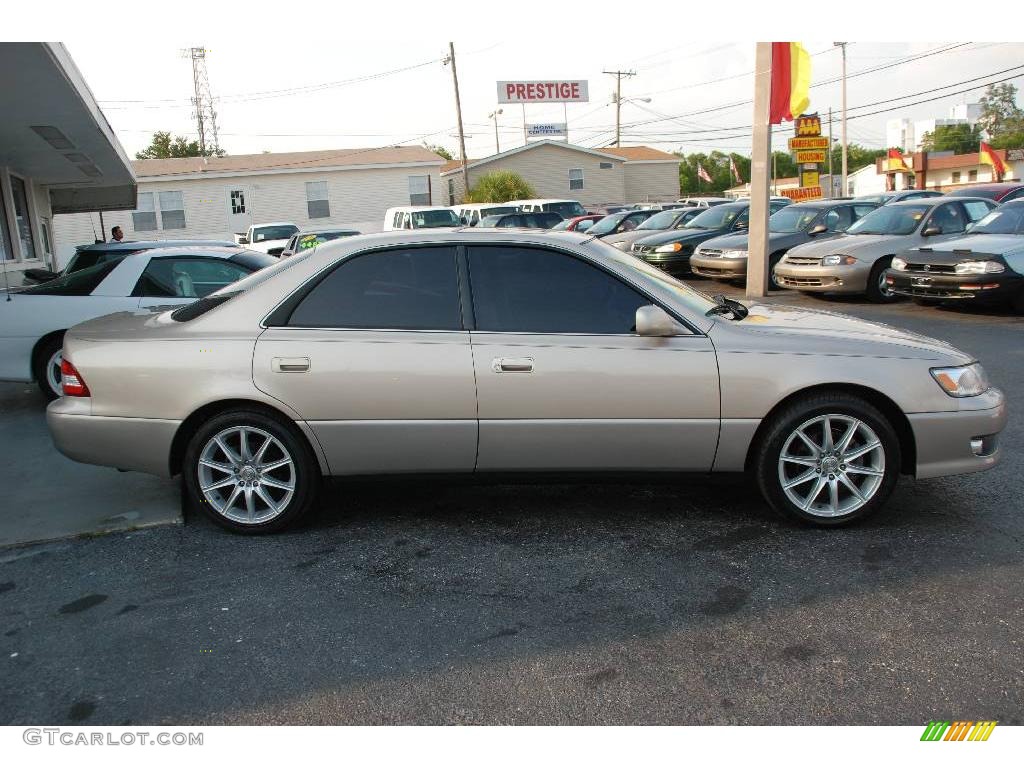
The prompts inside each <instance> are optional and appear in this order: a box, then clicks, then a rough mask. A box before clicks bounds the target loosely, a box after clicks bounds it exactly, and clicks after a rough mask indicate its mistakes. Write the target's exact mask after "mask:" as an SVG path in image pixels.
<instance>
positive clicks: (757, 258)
mask: <svg viewBox="0 0 1024 768" xmlns="http://www.w3.org/2000/svg"><path fill="white" fill-rule="evenodd" d="M754 72H755V73H756V74H755V75H754V120H753V126H754V135H753V147H752V152H751V157H750V230H749V232H750V236H749V240H748V244H747V248H748V257H747V294H746V295H747V296H748V297H749V298H756V297H759V296H766V295H767V294H768V268H769V265H768V175H769V173H770V172H771V169H770V168H769V163H770V161H771V158H772V154H771V152H772V127H771V125H770V124H769V122H768V120H769V106H770V104H771V93H772V44H771V43H757V52H756V55H755V59H754Z"/></svg>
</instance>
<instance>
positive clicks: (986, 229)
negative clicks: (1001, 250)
mask: <svg viewBox="0 0 1024 768" xmlns="http://www.w3.org/2000/svg"><path fill="white" fill-rule="evenodd" d="M1021 233H1024V205H1004V206H1002V207H1000V208H996V209H995V210H994V211H992V212H991V213H989V214H988V215H987V216H986V217H985V218H983V219H982V220H981V221H979V222H978V223H977V224H975V225H974V227H973V228H972V229H971V234H984V235H1018V234H1021Z"/></svg>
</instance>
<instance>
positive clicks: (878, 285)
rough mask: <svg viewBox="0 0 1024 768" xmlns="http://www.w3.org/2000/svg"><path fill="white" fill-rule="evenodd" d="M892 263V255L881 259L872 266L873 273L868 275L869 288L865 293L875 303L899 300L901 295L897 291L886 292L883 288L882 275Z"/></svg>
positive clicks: (888, 302) (890, 302)
mask: <svg viewBox="0 0 1024 768" xmlns="http://www.w3.org/2000/svg"><path fill="white" fill-rule="evenodd" d="M890 264H892V257H891V256H890V257H889V258H886V259H879V260H878V261H876V262H875V266H873V267H872V268H871V274H870V275H868V285H867V290H865V291H864V293H865V294H866V295H867V297H868V301H870V302H872V303H874V304H892V303H893V302H894V301H899V300H900V297H899V296H897V295H896V294H895V293H891V292H890V293H884V292H883V289H882V279H883V277H882V275H883V274H884V272H885V270H887V269H888V268H889V265H890Z"/></svg>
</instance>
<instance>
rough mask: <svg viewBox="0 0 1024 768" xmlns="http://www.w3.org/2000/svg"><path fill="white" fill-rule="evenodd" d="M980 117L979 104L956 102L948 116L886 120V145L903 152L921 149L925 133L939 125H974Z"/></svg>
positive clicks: (930, 131)
mask: <svg viewBox="0 0 1024 768" xmlns="http://www.w3.org/2000/svg"><path fill="white" fill-rule="evenodd" d="M980 117H981V105H980V104H956V105H954V106H952V107H950V108H949V116H948V117H933V118H929V119H927V120H909V119H908V118H905V117H899V118H894V119H892V120H888V121H886V124H885V144H886V147H900V148H901V149H902V150H903V151H904V152H908V153H909V152H919V151H921V143H922V142H923V141H924V135H925V134H926V133H934V132H935V129H936V128H937V127H939V126H945V125H974V124H975V123H976V122H978V119H979V118H980Z"/></svg>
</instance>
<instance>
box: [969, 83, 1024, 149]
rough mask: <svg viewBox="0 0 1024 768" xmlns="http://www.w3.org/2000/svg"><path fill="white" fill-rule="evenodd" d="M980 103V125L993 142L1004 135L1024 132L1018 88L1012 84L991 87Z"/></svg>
mask: <svg viewBox="0 0 1024 768" xmlns="http://www.w3.org/2000/svg"><path fill="white" fill-rule="evenodd" d="M978 103H979V104H980V105H981V117H980V118H978V123H979V124H980V125H981V127H982V128H984V129H985V132H986V133H988V135H989V136H990V137H991V138H992V139H993V140H995V139H997V138H998V137H999V136H1000V135H1001V134H1003V133H1008V132H1018V131H1021V130H1024V112H1021V110H1020V108H1019V107H1018V106H1017V86H1015V85H1013V84H1012V83H1001V84H999V85H990V86H989V87H988V89H986V91H985V95H984V96H982V97H981V99H980V100H979V102H978Z"/></svg>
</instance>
